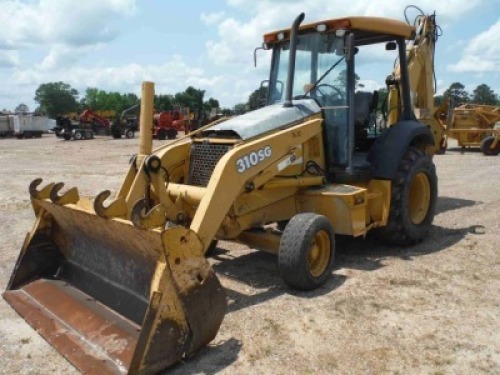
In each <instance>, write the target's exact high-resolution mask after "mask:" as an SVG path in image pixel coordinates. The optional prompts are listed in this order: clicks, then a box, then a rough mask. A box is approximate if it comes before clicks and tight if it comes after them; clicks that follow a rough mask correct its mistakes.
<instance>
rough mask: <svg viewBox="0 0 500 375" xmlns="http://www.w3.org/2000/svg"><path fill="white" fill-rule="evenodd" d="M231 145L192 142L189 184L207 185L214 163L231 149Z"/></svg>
mask: <svg viewBox="0 0 500 375" xmlns="http://www.w3.org/2000/svg"><path fill="white" fill-rule="evenodd" d="M231 147H232V145H218V144H213V143H194V144H192V146H191V160H190V166H189V184H190V185H195V186H207V185H208V181H209V180H210V177H211V176H212V172H213V171H214V168H215V165H216V164H217V163H218V162H219V160H220V159H221V158H222V156H224V154H225V153H226V152H228V151H229V150H230V149H231Z"/></svg>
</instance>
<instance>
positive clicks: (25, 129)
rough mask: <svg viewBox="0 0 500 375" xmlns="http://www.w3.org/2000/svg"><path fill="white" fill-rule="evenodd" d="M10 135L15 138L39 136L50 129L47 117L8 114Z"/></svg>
mask: <svg viewBox="0 0 500 375" xmlns="http://www.w3.org/2000/svg"><path fill="white" fill-rule="evenodd" d="M8 117H9V127H10V135H14V136H15V137H16V138H18V139H21V138H40V137H41V136H42V134H43V133H47V132H48V131H49V130H50V123H49V118H48V117H45V116H33V115H9V116H8Z"/></svg>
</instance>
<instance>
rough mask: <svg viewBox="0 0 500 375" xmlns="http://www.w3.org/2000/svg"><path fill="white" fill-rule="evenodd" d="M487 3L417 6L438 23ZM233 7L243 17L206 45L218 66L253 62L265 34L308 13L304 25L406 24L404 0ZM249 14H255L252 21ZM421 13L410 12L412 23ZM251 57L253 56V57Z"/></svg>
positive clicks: (234, 1)
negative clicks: (378, 20)
mask: <svg viewBox="0 0 500 375" xmlns="http://www.w3.org/2000/svg"><path fill="white" fill-rule="evenodd" d="M482 1H484V0H454V2H453V6H450V5H449V4H448V3H446V2H436V1H435V0H420V1H415V3H416V4H417V5H418V6H419V7H420V8H421V9H422V10H423V11H424V12H428V13H431V12H433V11H436V14H437V18H438V23H439V22H441V21H442V22H446V21H449V20H456V19H457V18H459V17H461V16H463V15H466V14H467V13H468V12H469V11H470V10H471V9H473V8H475V7H477V6H479V5H480V3H481V2H482ZM226 2H227V3H228V5H229V6H231V7H234V8H236V10H238V14H239V15H240V18H235V17H234V16H231V17H229V16H228V17H226V18H225V19H224V20H221V21H220V22H219V24H218V26H217V29H218V35H219V39H218V40H211V41H209V42H207V43H206V48H207V52H208V54H209V57H210V59H211V60H212V61H213V62H214V63H215V64H217V65H228V64H229V65H230V64H240V63H242V62H243V59H244V58H245V59H246V60H245V61H251V60H249V59H251V56H252V52H253V50H254V48H255V47H256V46H259V45H260V44H262V41H263V40H262V35H263V34H264V33H266V32H269V31H273V30H277V29H281V28H286V27H289V26H290V25H291V23H292V22H293V20H294V18H295V17H296V16H297V15H298V14H299V13H301V12H305V15H306V19H305V21H304V23H308V22H314V21H318V20H321V19H330V18H338V17H343V16H347V15H359V16H380V17H388V18H396V19H399V20H402V21H404V15H403V10H404V8H405V4H404V3H403V2H401V1H400V0H378V1H377V0H373V1H366V0H351V1H349V2H348V3H346V2H345V1H343V0H333V1H328V2H325V1H324V0H306V1H298V0H295V1H284V0H278V1H277V0H260V1H258V2H257V1H253V0H227V1H226ZM248 14H250V15H251V17H250V18H248ZM417 14H418V12H417V11H416V10H410V11H409V12H408V16H409V17H410V21H411V22H413V18H414V17H415V16H416V15H417ZM247 56H250V57H249V58H248V57H247Z"/></svg>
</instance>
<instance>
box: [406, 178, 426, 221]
mask: <svg viewBox="0 0 500 375" xmlns="http://www.w3.org/2000/svg"><path fill="white" fill-rule="evenodd" d="M430 201H431V187H430V183H429V178H428V177H427V175H426V174H425V173H423V172H420V173H418V174H417V175H416V176H415V177H414V178H413V180H412V182H411V185H410V193H409V211H410V212H409V214H410V220H411V221H412V222H413V224H416V225H418V224H421V223H422V222H423V221H424V219H425V218H426V216H427V213H428V212H429V205H430Z"/></svg>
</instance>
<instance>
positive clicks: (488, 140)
mask: <svg viewBox="0 0 500 375" xmlns="http://www.w3.org/2000/svg"><path fill="white" fill-rule="evenodd" d="M494 141H495V137H494V136H492V135H490V136H488V137H485V138H484V139H483V140H482V141H481V145H480V148H481V152H482V153H483V154H484V155H486V156H496V155H498V154H499V153H500V142H497V145H496V147H495V148H491V145H492V144H493V142H494Z"/></svg>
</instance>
